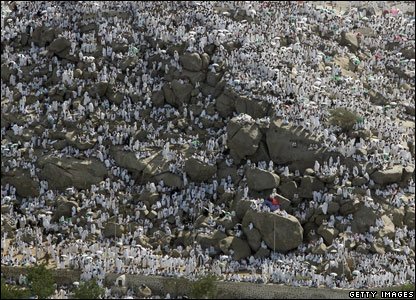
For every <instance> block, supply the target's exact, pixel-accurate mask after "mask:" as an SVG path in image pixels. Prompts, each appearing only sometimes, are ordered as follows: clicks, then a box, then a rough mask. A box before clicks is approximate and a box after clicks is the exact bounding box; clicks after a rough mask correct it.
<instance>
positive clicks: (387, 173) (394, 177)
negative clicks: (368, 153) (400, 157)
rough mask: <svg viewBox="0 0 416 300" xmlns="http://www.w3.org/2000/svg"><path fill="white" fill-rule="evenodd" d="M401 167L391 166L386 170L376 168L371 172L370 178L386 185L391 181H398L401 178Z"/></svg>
mask: <svg viewBox="0 0 416 300" xmlns="http://www.w3.org/2000/svg"><path fill="white" fill-rule="evenodd" d="M402 174H403V167H402V166H401V165H396V166H393V167H392V168H389V169H387V170H377V171H375V172H374V173H373V174H371V176H370V177H371V179H373V180H374V182H375V183H377V184H381V185H387V184H391V183H398V182H400V181H401V179H402Z"/></svg>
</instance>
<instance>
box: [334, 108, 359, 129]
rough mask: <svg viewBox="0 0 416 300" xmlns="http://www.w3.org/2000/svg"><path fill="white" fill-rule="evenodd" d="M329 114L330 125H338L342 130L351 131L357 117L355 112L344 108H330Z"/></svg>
mask: <svg viewBox="0 0 416 300" xmlns="http://www.w3.org/2000/svg"><path fill="white" fill-rule="evenodd" d="M330 114H331V116H330V119H329V122H330V123H331V124H332V125H335V126H338V127H340V128H341V130H342V131H343V132H349V131H351V130H352V129H353V126H354V125H355V123H357V120H358V119H359V116H358V115H357V114H356V113H354V112H352V111H350V110H348V109H346V108H336V109H332V110H331V111H330Z"/></svg>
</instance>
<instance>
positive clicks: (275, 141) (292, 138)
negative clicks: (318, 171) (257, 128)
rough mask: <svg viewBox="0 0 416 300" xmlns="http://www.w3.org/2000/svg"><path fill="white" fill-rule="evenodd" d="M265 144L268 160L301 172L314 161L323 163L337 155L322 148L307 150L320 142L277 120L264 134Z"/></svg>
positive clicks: (311, 165)
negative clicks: (268, 155)
mask: <svg viewBox="0 0 416 300" xmlns="http://www.w3.org/2000/svg"><path fill="white" fill-rule="evenodd" d="M266 142H267V147H268V150H269V154H270V159H272V160H273V161H274V162H275V163H277V164H282V165H288V166H289V168H290V169H291V170H296V169H298V170H300V171H301V172H302V171H304V170H305V169H307V168H313V166H314V164H315V161H316V160H317V161H325V160H327V159H329V157H330V156H333V157H337V156H338V155H339V154H337V153H333V152H329V151H327V150H325V149H323V148H319V149H317V150H308V149H309V148H310V146H311V145H317V144H318V145H320V144H321V142H319V141H318V140H317V138H315V137H313V136H312V135H311V134H310V133H308V132H306V131H305V130H304V129H303V128H299V127H292V126H287V125H283V124H282V122H281V121H279V120H277V121H275V122H272V123H271V124H270V127H269V129H268V130H267V132H266Z"/></svg>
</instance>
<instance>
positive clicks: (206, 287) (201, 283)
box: [191, 275, 217, 299]
mask: <svg viewBox="0 0 416 300" xmlns="http://www.w3.org/2000/svg"><path fill="white" fill-rule="evenodd" d="M216 281H217V277H216V276H215V275H208V276H205V277H203V278H201V279H198V280H197V281H195V282H193V283H192V286H191V297H192V298H194V299H215V297H216V295H217V285H216Z"/></svg>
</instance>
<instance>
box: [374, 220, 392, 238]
mask: <svg viewBox="0 0 416 300" xmlns="http://www.w3.org/2000/svg"><path fill="white" fill-rule="evenodd" d="M381 220H382V221H383V223H384V226H383V228H381V229H380V230H379V231H378V236H379V237H381V238H382V237H385V236H387V237H388V238H390V239H393V238H394V235H395V233H396V228H395V226H394V224H393V222H392V220H391V219H390V218H389V217H388V216H386V215H383V216H381Z"/></svg>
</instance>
